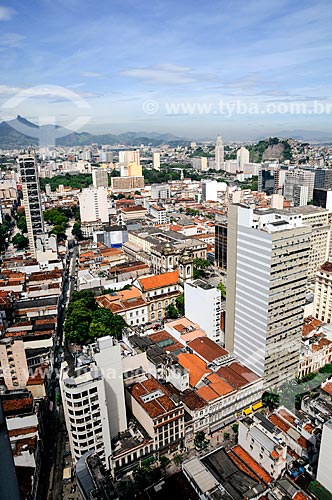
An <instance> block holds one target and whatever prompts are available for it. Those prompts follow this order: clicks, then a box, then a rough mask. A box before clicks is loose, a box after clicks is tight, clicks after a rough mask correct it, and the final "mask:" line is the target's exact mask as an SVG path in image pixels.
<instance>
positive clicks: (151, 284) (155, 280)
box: [138, 271, 179, 291]
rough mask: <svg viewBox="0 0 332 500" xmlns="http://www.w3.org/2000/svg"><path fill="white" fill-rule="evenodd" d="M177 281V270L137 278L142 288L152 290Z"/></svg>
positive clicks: (174, 283)
mask: <svg viewBox="0 0 332 500" xmlns="http://www.w3.org/2000/svg"><path fill="white" fill-rule="evenodd" d="M178 281H179V272H178V271H171V272H169V273H164V274H157V275H155V276H148V277H147V278H139V279H138V282H139V283H140V285H141V287H142V290H143V291H147V290H154V289H155V288H161V287H164V286H170V285H176V284H177V283H178Z"/></svg>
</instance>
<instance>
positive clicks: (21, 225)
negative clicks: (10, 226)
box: [17, 215, 28, 233]
mask: <svg viewBox="0 0 332 500" xmlns="http://www.w3.org/2000/svg"><path fill="white" fill-rule="evenodd" d="M17 228H18V229H19V230H20V231H21V232H22V233H27V232H28V228H27V220H26V217H25V215H20V216H19V218H18V220H17Z"/></svg>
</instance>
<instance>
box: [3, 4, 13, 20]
mask: <svg viewBox="0 0 332 500" xmlns="http://www.w3.org/2000/svg"><path fill="white" fill-rule="evenodd" d="M15 14H16V11H15V10H14V9H11V8H10V7H4V6H2V5H0V21H9V20H10V19H11V18H12V17H13V16H15Z"/></svg>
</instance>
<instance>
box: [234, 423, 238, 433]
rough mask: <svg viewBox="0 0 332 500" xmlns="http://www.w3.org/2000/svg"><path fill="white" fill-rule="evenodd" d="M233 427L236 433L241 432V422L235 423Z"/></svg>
mask: <svg viewBox="0 0 332 500" xmlns="http://www.w3.org/2000/svg"><path fill="white" fill-rule="evenodd" d="M232 429H233V432H234V434H237V433H238V432H239V424H236V423H235V424H233V425H232Z"/></svg>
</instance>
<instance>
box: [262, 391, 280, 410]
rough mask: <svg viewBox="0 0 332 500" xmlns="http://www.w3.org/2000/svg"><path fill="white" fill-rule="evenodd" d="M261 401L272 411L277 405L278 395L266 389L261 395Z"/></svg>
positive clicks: (278, 401)
mask: <svg viewBox="0 0 332 500" xmlns="http://www.w3.org/2000/svg"><path fill="white" fill-rule="evenodd" d="M262 402H263V404H264V405H265V406H267V407H268V409H269V410H270V411H273V410H275V409H276V408H278V406H279V403H280V396H279V394H277V393H275V392H268V391H266V392H264V393H263V395H262Z"/></svg>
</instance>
